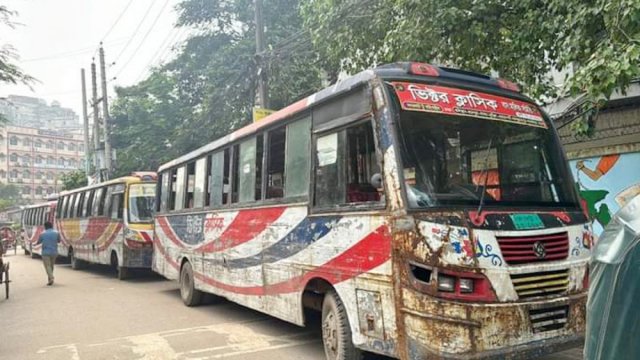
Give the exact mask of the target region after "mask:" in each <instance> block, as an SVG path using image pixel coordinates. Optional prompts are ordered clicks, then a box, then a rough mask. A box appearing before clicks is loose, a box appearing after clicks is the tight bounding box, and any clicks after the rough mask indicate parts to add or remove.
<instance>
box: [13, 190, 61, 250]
mask: <svg viewBox="0 0 640 360" xmlns="http://www.w3.org/2000/svg"><path fill="white" fill-rule="evenodd" d="M56 204H57V202H56V201H47V202H44V203H41V204H35V205H29V206H26V207H25V208H24V209H22V218H21V223H22V224H21V229H20V230H19V231H18V234H22V247H23V249H24V253H25V255H31V257H32V258H36V257H38V256H41V255H42V245H41V244H38V238H40V234H42V233H43V232H44V223H45V221H48V222H50V223H52V224H53V223H54V219H55V213H56ZM18 236H20V235H18Z"/></svg>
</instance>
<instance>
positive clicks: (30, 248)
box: [29, 247, 38, 259]
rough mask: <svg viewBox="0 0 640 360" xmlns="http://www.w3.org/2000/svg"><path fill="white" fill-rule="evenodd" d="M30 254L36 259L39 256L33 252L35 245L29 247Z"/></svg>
mask: <svg viewBox="0 0 640 360" xmlns="http://www.w3.org/2000/svg"><path fill="white" fill-rule="evenodd" d="M29 255H30V256H31V258H32V259H35V258H37V257H38V255H36V254H34V253H33V247H29Z"/></svg>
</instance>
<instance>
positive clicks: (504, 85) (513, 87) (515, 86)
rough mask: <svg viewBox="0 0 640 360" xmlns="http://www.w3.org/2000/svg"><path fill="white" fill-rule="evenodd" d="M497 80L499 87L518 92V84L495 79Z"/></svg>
mask: <svg viewBox="0 0 640 360" xmlns="http://www.w3.org/2000/svg"><path fill="white" fill-rule="evenodd" d="M497 80H498V86H500V87H501V88H503V89H506V90H511V91H515V92H520V86H518V84H516V83H514V82H512V81H509V80H505V79H497Z"/></svg>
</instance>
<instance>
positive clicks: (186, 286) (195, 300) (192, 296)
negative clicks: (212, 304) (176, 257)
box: [180, 261, 202, 306]
mask: <svg viewBox="0 0 640 360" xmlns="http://www.w3.org/2000/svg"><path fill="white" fill-rule="evenodd" d="M180 297H181V298H182V302H183V303H184V304H185V305H187V306H197V305H200V303H201V302H202V291H200V290H198V289H196V286H195V281H194V277H193V268H192V267H191V263H190V262H188V261H187V262H185V263H184V265H183V266H182V269H181V270H180Z"/></svg>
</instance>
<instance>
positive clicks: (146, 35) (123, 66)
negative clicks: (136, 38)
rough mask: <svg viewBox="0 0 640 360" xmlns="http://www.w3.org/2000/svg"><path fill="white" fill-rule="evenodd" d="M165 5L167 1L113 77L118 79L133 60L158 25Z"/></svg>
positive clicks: (167, 2) (167, 0)
mask: <svg viewBox="0 0 640 360" xmlns="http://www.w3.org/2000/svg"><path fill="white" fill-rule="evenodd" d="M167 4H169V0H165V2H164V4H162V8H161V9H160V11H159V12H158V15H157V16H156V18H155V19H154V20H153V23H152V24H151V27H149V30H147V32H146V33H145V34H144V36H143V37H142V40H141V41H140V44H138V47H137V48H136V49H135V50H134V51H133V53H132V54H131V56H130V57H129V59H128V60H127V61H126V62H125V63H124V65H122V67H121V68H120V70H119V71H118V72H117V73H116V75H115V77H118V75H120V74H121V73H122V71H123V70H124V69H125V68H126V67H127V65H129V63H130V62H131V60H133V58H134V57H135V56H136V54H137V53H138V50H140V48H141V47H142V45H143V44H144V41H145V40H146V39H147V37H148V36H149V34H150V33H151V30H153V28H154V27H155V26H156V23H158V20H159V19H160V16H161V15H162V13H163V12H164V9H165V8H166V7H167Z"/></svg>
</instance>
